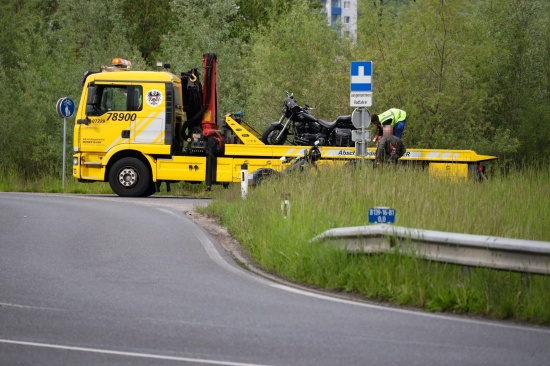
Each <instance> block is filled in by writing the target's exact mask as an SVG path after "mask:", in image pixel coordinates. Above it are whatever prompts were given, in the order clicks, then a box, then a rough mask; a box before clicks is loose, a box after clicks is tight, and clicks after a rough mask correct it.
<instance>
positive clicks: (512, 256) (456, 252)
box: [310, 224, 550, 275]
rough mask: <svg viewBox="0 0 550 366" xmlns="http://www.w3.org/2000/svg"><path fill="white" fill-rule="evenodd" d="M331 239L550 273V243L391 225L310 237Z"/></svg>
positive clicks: (355, 246) (368, 248)
mask: <svg viewBox="0 0 550 366" xmlns="http://www.w3.org/2000/svg"><path fill="white" fill-rule="evenodd" d="M324 241H330V242H331V243H332V244H334V245H338V246H340V247H342V248H343V249H346V250H347V251H349V252H359V253H361V252H362V253H384V252H391V251H394V250H396V249H397V250H398V251H399V252H400V253H403V254H411V255H415V256H418V257H421V258H424V259H429V260H435V261H440V262H447V263H456V264H463V265H468V266H479V267H489V268H498V269H507V270H513V271H519V272H529V273H539V274H547V275H548V274H550V242H545V241H535V240H520V239H510V238H503V237H496V236H484V235H472V234H459V233H448V232H442V231H432V230H421V229H411V228H405V227H399V226H390V225H385V224H382V225H371V226H356V227H346V228H335V229H330V230H327V231H325V232H324V233H322V234H320V235H318V236H316V237H314V238H313V239H311V240H310V242H311V243H319V242H324Z"/></svg>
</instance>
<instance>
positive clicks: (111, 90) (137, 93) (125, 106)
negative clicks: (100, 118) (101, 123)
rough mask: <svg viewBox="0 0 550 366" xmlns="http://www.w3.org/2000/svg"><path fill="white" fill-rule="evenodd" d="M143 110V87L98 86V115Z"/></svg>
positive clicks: (96, 108)
mask: <svg viewBox="0 0 550 366" xmlns="http://www.w3.org/2000/svg"><path fill="white" fill-rule="evenodd" d="M142 108H143V89H142V87H141V86H118V85H108V86H107V85H105V86H103V85H98V86H97V89H96V95H95V98H94V110H95V111H96V112H97V114H98V115H101V114H104V113H107V112H111V111H115V112H124V111H140V110H141V109H142Z"/></svg>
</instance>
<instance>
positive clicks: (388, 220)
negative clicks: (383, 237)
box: [369, 207, 395, 224]
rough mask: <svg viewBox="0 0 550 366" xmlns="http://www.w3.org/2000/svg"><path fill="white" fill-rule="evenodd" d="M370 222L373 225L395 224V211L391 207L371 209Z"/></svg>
mask: <svg viewBox="0 0 550 366" xmlns="http://www.w3.org/2000/svg"><path fill="white" fill-rule="evenodd" d="M369 222H370V223H371V224H393V223H394V222H395V209H393V208H390V207H373V208H369Z"/></svg>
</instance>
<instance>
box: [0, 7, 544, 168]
mask: <svg viewBox="0 0 550 366" xmlns="http://www.w3.org/2000/svg"><path fill="white" fill-rule="evenodd" d="M358 5H359V16H358V22H359V26H358V40H357V42H355V43H353V42H351V43H350V42H348V40H346V39H342V38H339V37H338V35H337V33H336V32H335V31H334V30H333V29H331V28H330V27H327V26H326V17H325V15H324V14H322V12H321V10H320V6H319V3H318V2H317V1H315V0H296V1H294V0H251V1H244V0H213V1H208V2H204V1H199V0H189V1H183V0H161V1H157V2H146V1H142V0H139V1H128V0H123V1H119V2H112V1H107V0H56V1H44V0H25V1H21V0H6V1H3V2H2V4H0V24H1V25H2V29H3V32H2V33H1V34H0V61H1V62H2V68H1V69H0V127H1V128H2V131H3V133H2V135H1V136H0V146H2V151H3V154H2V155H0V167H9V168H10V169H14V170H16V171H19V172H20V174H21V175H22V176H23V177H28V178H31V177H39V176H41V175H45V174H46V175H47V174H54V175H56V174H58V173H59V170H60V167H61V161H60V159H61V156H62V154H61V152H62V151H61V150H62V144H63V141H62V131H63V126H62V123H61V119H60V118H59V117H58V116H57V115H56V113H55V110H54V109H55V108H54V107H55V103H56V102H57V100H58V99H59V98H60V97H64V96H68V97H71V98H72V99H73V100H75V101H76V102H77V103H78V99H79V95H80V91H81V90H80V85H79V82H80V80H81V77H82V74H83V73H84V71H86V70H98V69H99V67H100V66H101V65H103V64H108V63H109V62H110V60H111V58H113V57H124V58H127V59H130V60H132V62H133V67H134V69H146V68H150V67H151V66H152V62H153V61H156V60H160V61H164V62H168V63H171V64H172V68H173V70H174V73H179V72H181V71H187V70H189V69H191V68H194V67H198V68H199V69H201V68H202V67H201V62H202V54H203V53H206V52H215V53H217V54H218V59H219V81H220V87H219V96H220V97H219V101H220V108H221V111H220V115H223V114H224V113H227V112H233V111H237V110H243V109H244V111H245V118H246V120H247V122H248V123H249V124H251V125H252V126H254V127H256V128H257V129H258V130H262V129H263V128H265V127H266V126H267V124H268V123H271V122H273V121H274V120H275V119H277V118H278V117H279V113H280V108H281V102H282V100H283V98H284V91H285V90H289V91H290V92H293V93H294V94H295V96H296V98H297V100H298V101H299V102H300V103H301V104H305V103H307V104H309V105H311V106H313V107H314V108H315V110H314V114H315V115H316V116H317V117H319V118H323V119H325V120H333V119H334V118H335V117H336V116H338V115H342V114H349V113H350V112H351V109H350V107H349V99H348V92H349V89H348V88H349V87H348V85H349V62H350V61H352V60H373V61H374V73H375V74H374V89H375V95H374V106H373V108H372V111H373V112H381V111H383V110H385V109H387V108H390V107H400V108H403V109H405V110H406V111H407V112H408V116H409V118H408V123H407V128H406V132H405V140H406V144H407V146H410V147H420V148H430V147H437V148H452V149H461V148H463V149H474V150H476V151H477V152H478V153H483V154H492V155H497V156H499V157H505V158H506V159H509V160H515V161H521V160H527V161H533V160H541V159H546V162H548V159H550V158H548V157H549V156H550V144H548V136H549V135H550V88H549V83H550V78H549V75H550V69H549V68H550V63H548V62H547V60H548V59H550V3H549V2H548V1H546V0H532V1H526V0H488V1H480V0H464V1H446V0H425V1H408V0H383V1H370V0H359V1H358ZM68 122H69V128H68V136H67V141H68V144H67V145H68V146H69V148H68V149H67V150H68V151H67V152H68V154H67V156H68V159H70V146H71V143H70V141H71V139H72V136H71V135H72V128H70V127H71V126H70V125H71V124H72V123H73V120H72V119H69V120H68Z"/></svg>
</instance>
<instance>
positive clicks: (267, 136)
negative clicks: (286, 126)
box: [262, 125, 288, 145]
mask: <svg viewBox="0 0 550 366" xmlns="http://www.w3.org/2000/svg"><path fill="white" fill-rule="evenodd" d="M282 129H283V125H271V126H269V127H268V128H267V129H266V130H265V131H264V133H263V134H262V142H263V143H264V144H266V145H283V144H284V143H285V142H286V139H287V137H288V130H285V131H284V132H283V133H282V134H281V136H280V137H279V138H277V136H279V133H281V130H282Z"/></svg>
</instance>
